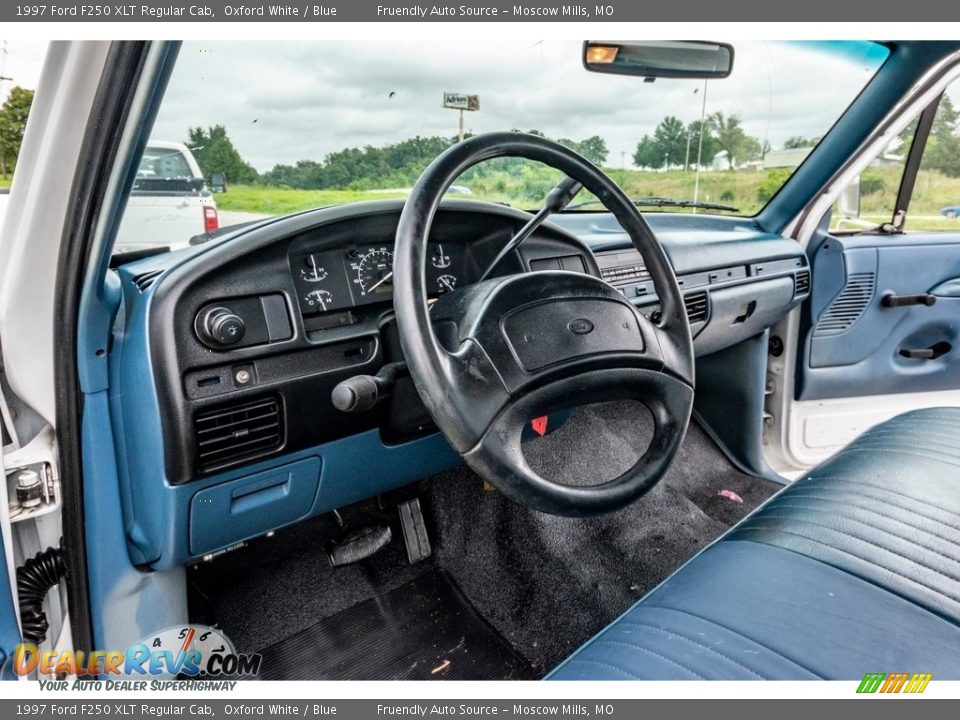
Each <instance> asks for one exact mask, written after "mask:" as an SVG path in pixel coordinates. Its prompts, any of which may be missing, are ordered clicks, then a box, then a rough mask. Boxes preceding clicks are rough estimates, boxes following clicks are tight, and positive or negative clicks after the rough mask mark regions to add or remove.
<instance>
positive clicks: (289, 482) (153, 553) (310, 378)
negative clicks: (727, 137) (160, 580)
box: [111, 200, 810, 567]
mask: <svg viewBox="0 0 960 720" xmlns="http://www.w3.org/2000/svg"><path fill="white" fill-rule="evenodd" d="M401 210H402V202H400V201H376V202H372V203H357V204H352V205H345V206H337V207H332V208H325V209H320V210H315V211H310V212H307V213H301V214H298V215H293V216H287V217H283V218H277V219H272V220H268V221H263V222H262V223H259V224H255V225H253V226H249V227H245V228H243V229H240V230H238V231H236V232H234V233H227V234H225V235H224V236H223V237H222V238H217V239H216V240H214V241H212V242H210V243H207V244H204V245H198V246H195V247H192V248H189V249H186V250H182V251H177V252H174V253H168V254H165V255H160V256H156V257H152V258H147V259H144V260H140V261H137V262H134V263H129V264H126V265H121V266H120V267H119V268H118V269H117V271H116V272H117V276H118V278H119V281H120V286H121V288H122V297H123V300H122V304H123V312H122V313H120V314H119V315H118V328H117V332H116V334H115V340H114V345H113V347H112V348H111V361H112V362H111V367H112V370H111V372H112V380H111V396H112V402H113V403H114V404H115V407H116V409H117V411H118V414H119V416H120V417H121V418H122V422H121V423H120V425H121V426H122V427H121V429H120V431H121V434H122V435H124V437H122V443H123V445H124V460H125V463H124V467H123V468H122V476H123V477H124V478H125V480H124V482H125V487H124V492H125V497H126V498H127V501H126V505H125V507H126V509H127V510H126V511H127V512H128V513H130V517H129V518H128V526H129V528H132V529H129V530H128V540H129V542H130V543H131V548H132V549H131V554H132V555H133V556H134V557H135V559H137V561H138V562H139V563H140V564H144V565H153V566H155V567H166V566H171V565H173V564H176V563H178V562H183V561H187V560H189V559H190V558H191V557H197V556H199V555H201V554H204V553H208V552H210V551H212V550H217V549H219V548H222V547H225V546H228V545H230V544H231V543H232V542H236V541H240V540H242V539H243V538H246V537H251V536H253V535H256V534H258V533H261V532H265V531H268V530H270V529H273V528H276V527H279V526H282V525H284V524H288V523H289V522H293V521H295V520H297V519H301V518H303V517H307V516H310V515H313V514H317V513H319V512H322V511H325V510H329V509H332V508H335V507H340V506H342V505H343V504H346V503H348V502H352V501H356V500H358V499H362V498H363V497H369V496H370V495H372V494H376V493H377V492H381V491H383V490H384V489H385V488H387V489H388V488H390V487H396V486H398V485H400V484H403V483H405V482H409V481H411V480H414V479H417V478H419V477H422V476H423V475H425V474H429V472H431V471H432V472H436V471H438V470H439V469H443V467H446V466H449V465H450V464H453V463H455V462H456V461H457V458H456V456H455V454H453V453H452V451H451V450H450V449H449V446H447V445H446V443H445V442H444V441H443V439H442V438H441V437H440V436H438V434H437V432H436V429H435V427H434V425H433V423H432V420H431V418H430V416H429V414H428V413H427V412H426V410H425V408H424V406H423V405H422V403H421V401H420V399H419V396H418V394H417V391H416V389H415V387H414V385H413V382H412V380H411V379H410V378H409V376H407V375H406V373H405V372H404V371H403V352H402V349H401V345H400V339H399V334H398V330H397V324H396V319H395V316H394V314H393V306H392V294H393V285H392V266H393V242H394V236H395V233H396V227H397V223H398V221H399V217H400V212H401ZM687 217H688V218H690V216H687ZM528 219H529V215H527V214H526V213H523V212H520V211H517V210H513V209H511V208H508V207H505V206H500V205H495V204H490V203H481V202H475V201H469V200H455V201H449V202H445V203H444V204H442V205H441V208H440V209H439V211H438V213H437V216H436V218H435V220H434V222H433V224H432V227H431V235H430V242H429V246H428V253H427V264H426V268H425V270H426V277H425V280H426V287H427V293H428V296H429V297H430V298H432V299H435V298H438V297H440V296H442V295H444V294H446V293H450V292H453V291H455V290H456V289H458V288H462V287H465V286H467V285H469V284H471V283H474V282H477V281H478V280H479V278H480V277H481V276H482V274H483V272H484V271H485V270H486V268H487V266H488V265H489V264H490V263H491V262H492V260H493V259H494V258H495V257H496V256H497V254H498V253H499V251H500V250H501V249H502V248H503V247H504V245H505V244H506V243H507V242H508V241H509V240H510V239H511V238H512V237H513V235H514V234H515V233H516V232H517V231H518V230H519V229H520V228H521V227H522V226H523V225H524V224H525V223H526V221H527V220H528ZM650 221H651V224H652V225H653V227H654V230H655V231H656V233H657V236H658V239H660V241H661V244H662V245H663V247H664V249H665V250H666V252H667V255H668V257H669V258H670V260H671V263H672V264H673V266H674V268H675V271H676V273H677V276H678V282H679V284H680V286H681V289H682V290H683V292H684V297H685V305H686V310H687V314H688V317H689V320H690V324H691V331H692V333H693V335H694V346H695V351H696V352H697V354H698V355H705V354H709V353H714V352H716V351H717V350H720V349H723V348H725V347H729V346H731V345H733V344H735V343H737V342H740V341H741V340H745V339H747V338H750V337H755V336H756V335H757V334H758V333H761V332H762V331H763V330H765V329H766V328H768V327H770V326H772V325H773V324H774V323H775V322H776V321H777V320H779V319H780V318H781V317H783V315H784V314H785V313H786V312H788V311H789V310H790V308H792V307H794V306H795V305H796V304H798V303H799V302H800V301H801V300H802V299H803V298H804V297H806V295H807V293H808V292H809V283H810V277H809V269H808V267H807V261H806V257H805V256H804V254H803V253H802V251H801V250H800V249H799V247H798V246H797V245H796V243H794V242H792V241H789V240H786V239H784V238H781V237H778V236H774V235H769V234H765V233H763V232H762V231H760V230H759V229H758V228H756V227H755V226H751V225H750V223H751V221H749V220H742V219H731V218H712V219H711V218H700V219H696V218H694V219H693V220H692V221H691V220H690V219H687V220H685V221H680V225H678V226H677V227H673V226H671V225H670V223H671V222H677V221H676V220H674V219H668V218H657V217H656V216H652V217H650ZM691 222H693V223H695V227H694V230H693V231H691V229H690V225H689V223H691ZM684 223H687V224H684ZM545 270H552V271H557V270H565V271H569V272H582V273H589V274H591V275H594V276H596V277H599V278H602V279H604V280H606V281H607V282H609V283H610V284H611V285H613V286H614V287H615V288H616V289H617V290H618V291H619V292H620V293H621V294H623V295H624V297H627V298H629V299H630V300H631V301H632V302H633V303H634V304H635V306H636V307H637V308H638V309H639V310H640V312H642V313H644V314H646V315H648V316H650V317H653V318H654V319H656V314H657V313H658V312H659V301H658V298H657V294H656V288H655V287H654V286H653V282H652V280H651V278H650V275H649V273H648V272H647V271H646V269H645V267H644V263H643V259H642V257H641V256H640V254H639V253H638V252H637V251H636V250H635V249H634V248H633V246H632V244H631V242H630V240H629V238H628V237H627V236H626V235H625V234H624V233H623V230H622V229H621V228H619V225H617V224H616V222H615V221H614V220H613V218H612V216H610V215H608V214H606V213H571V214H568V215H559V216H555V217H554V218H552V219H551V221H550V222H548V223H545V224H544V225H543V226H541V228H540V229H539V230H538V231H537V232H535V233H534V234H533V235H532V236H531V237H529V238H528V239H527V240H526V241H525V242H524V243H523V245H521V246H520V248H519V249H518V250H516V251H514V252H513V253H511V254H509V255H507V256H506V257H504V258H503V260H502V261H501V262H500V264H499V265H498V266H497V268H496V272H495V273H494V275H509V274H513V273H518V272H539V271H545ZM388 367H392V368H399V369H397V370H396V372H395V374H396V380H395V383H394V384H393V386H392V390H391V392H390V394H389V396H388V397H386V398H385V399H384V400H383V401H382V402H379V403H377V404H375V405H374V406H372V407H369V408H365V409H363V410H361V411H357V412H343V411H341V410H338V409H337V408H336V407H335V406H334V404H333V402H332V399H331V396H332V392H333V389H334V388H335V387H337V385H338V384H340V383H342V382H344V381H346V380H349V379H351V378H354V377H356V376H358V375H376V374H377V373H378V372H380V371H381V370H383V369H384V368H388ZM124 428H133V429H134V430H133V431H127V432H123V429H124ZM337 448H340V449H341V450H342V452H341V450H337V451H336V452H334V450H333V449H337ZM351 458H352V459H351ZM361 458H362V461H361ZM278 488H279V489H278ZM224 493H225V494H224ZM157 508H162V511H161V512H157ZM218 513H219V514H218ZM171 528H180V529H179V530H175V531H174V530H171Z"/></svg>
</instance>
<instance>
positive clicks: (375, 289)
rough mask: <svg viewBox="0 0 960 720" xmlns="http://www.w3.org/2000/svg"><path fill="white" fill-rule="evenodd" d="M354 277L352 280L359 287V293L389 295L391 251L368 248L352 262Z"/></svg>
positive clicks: (391, 269)
mask: <svg viewBox="0 0 960 720" xmlns="http://www.w3.org/2000/svg"><path fill="white" fill-rule="evenodd" d="M354 267H355V269H356V278H355V279H354V282H355V283H356V284H357V287H358V288H359V289H360V295H361V296H364V297H367V296H369V295H380V294H383V295H389V294H390V293H392V292H393V284H392V283H391V282H390V280H391V279H392V278H393V253H392V252H390V250H388V249H387V248H385V247H383V248H374V249H372V250H368V251H367V252H366V253H364V254H363V255H362V256H361V257H360V258H358V259H357V261H356V263H355V264H354Z"/></svg>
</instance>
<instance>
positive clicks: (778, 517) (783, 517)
mask: <svg viewBox="0 0 960 720" xmlns="http://www.w3.org/2000/svg"><path fill="white" fill-rule="evenodd" d="M757 519H758V520H759V519H764V520H765V519H770V520H785V521H791V522H799V523H806V524H807V525H813V526H815V527H820V528H823V529H824V530H830V531H831V532H835V533H838V534H840V535H844V536H846V537H848V538H851V539H853V540H858V541H859V542H862V543H864V544H866V545H870V546H871V547H875V548H877V549H878V550H883V551H884V552H888V553H890V554H891V555H896V556H897V557H899V558H901V559H902V560H906V561H907V562H910V563H914V564H915V565H919V566H920V567H923V568H926V569H927V570H930V571H931V572H935V573H937V574H938V575H941V576H942V577H944V578H946V579H947V580H950V581H952V582H954V583H958V584H960V577H954V576H952V575H948V574H947V573H945V572H943V571H941V570H937V568H935V567H932V566H930V565H927V564H925V563H922V562H920V561H919V560H918V559H916V558H912V557H910V556H909V555H904V554H902V553H899V552H897V551H896V550H892V549H890V548H888V547H884V546H883V545H878V544H877V543H875V542H871V541H870V540H867V539H866V538H862V537H860V536H859V535H854V534H853V533H850V532H847V531H846V530H841V529H840V528H835V527H831V526H830V525H824V524H823V523H818V522H813V521H812V520H804V519H803V518H796V517H790V516H789V515H767V514H764V515H762V516H758V518H757ZM754 522H756V520H755V521H754ZM748 524H750V523H748ZM770 529H773V530H779V528H770ZM874 529H875V530H880V531H881V532H886V533H887V534H889V535H892V536H893V537H895V538H898V539H900V540H903V541H904V542H907V543H910V542H912V541H911V540H908V539H907V538H905V537H901V536H900V535H897V534H896V533H892V532H889V531H886V530H882V529H881V528H874ZM829 547H833V546H832V545H830V546H829ZM918 547H923V546H922V545H918ZM931 552H933V553H934V554H936V555H940V556H941V557H943V558H946V559H947V560H950V561H951V562H957V560H955V559H954V558H951V557H950V556H949V555H944V554H943V553H938V552H936V551H934V550H931ZM858 557H859V556H858ZM863 559H864V560H866V558H863ZM867 562H872V561H870V560H867ZM878 567H881V566H879V565H878ZM891 572H892V571H891ZM930 589H931V590H932V589H933V588H930ZM957 601H958V602H960V597H958V598H957Z"/></svg>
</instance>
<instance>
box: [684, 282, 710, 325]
mask: <svg viewBox="0 0 960 720" xmlns="http://www.w3.org/2000/svg"><path fill="white" fill-rule="evenodd" d="M683 305H684V307H685V308H686V309H687V318H688V319H689V320H690V322H692V323H695V322H703V321H704V320H706V319H707V291H706V290H700V291H699V292H694V293H689V294H688V295H684V296H683Z"/></svg>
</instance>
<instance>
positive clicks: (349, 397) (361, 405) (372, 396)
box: [330, 362, 407, 412]
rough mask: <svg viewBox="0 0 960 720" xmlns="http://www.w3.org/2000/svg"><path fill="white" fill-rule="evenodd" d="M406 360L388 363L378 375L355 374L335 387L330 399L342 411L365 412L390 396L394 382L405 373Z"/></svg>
mask: <svg viewBox="0 0 960 720" xmlns="http://www.w3.org/2000/svg"><path fill="white" fill-rule="evenodd" d="M406 370H407V364H406V363H405V362H393V363H387V364H386V365H384V366H383V367H382V368H380V372H378V373H377V374H376V375H354V376H353V377H352V378H347V379H346V380H344V381H343V382H341V383H338V384H337V386H336V387H335V388H334V389H333V392H332V393H331V394H330V400H331V401H332V402H333V406H334V407H335V408H336V409H337V410H339V411H340V412H363V411H364V410H369V409H370V408H372V407H373V406H374V405H376V404H377V403H378V402H380V401H381V400H383V399H384V398H386V397H389V396H390V392H391V391H392V390H393V386H394V383H396V381H397V378H398V377H399V376H400V374H401V373H405V372H406Z"/></svg>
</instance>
